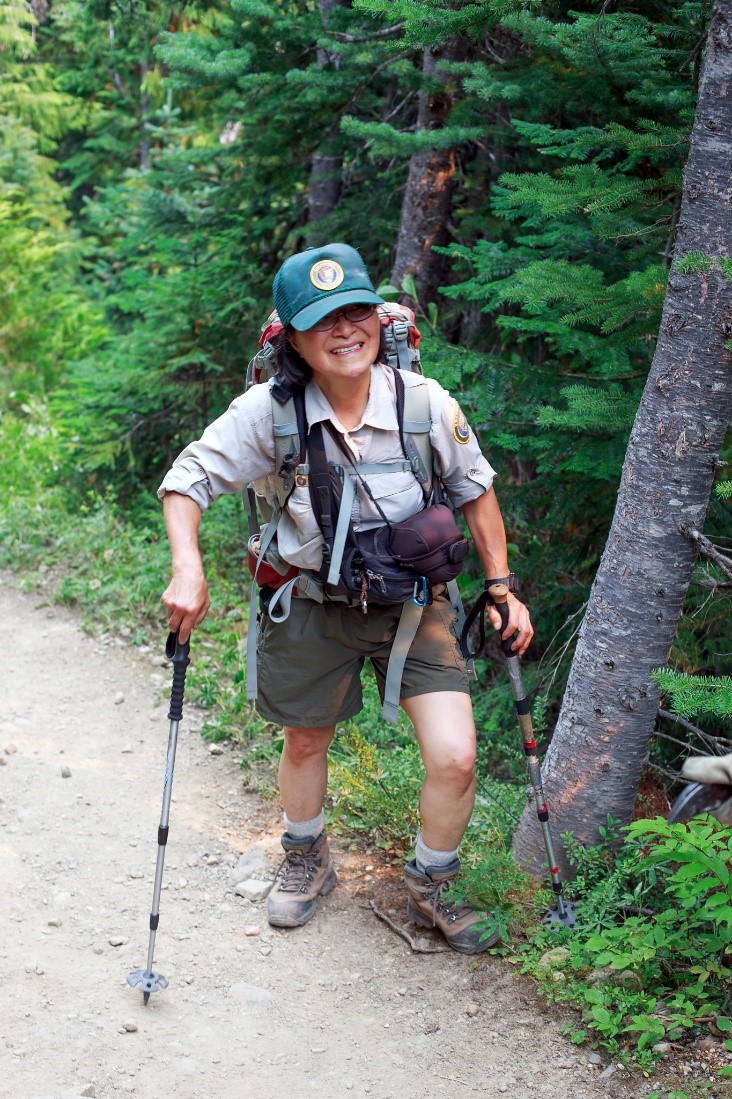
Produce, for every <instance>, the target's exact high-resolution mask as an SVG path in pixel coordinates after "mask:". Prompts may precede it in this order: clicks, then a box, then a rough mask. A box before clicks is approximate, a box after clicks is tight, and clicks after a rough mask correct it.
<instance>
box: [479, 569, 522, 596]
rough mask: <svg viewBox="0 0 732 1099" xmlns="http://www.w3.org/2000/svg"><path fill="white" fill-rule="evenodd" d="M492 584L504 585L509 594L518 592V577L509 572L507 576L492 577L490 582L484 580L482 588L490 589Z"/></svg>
mask: <svg viewBox="0 0 732 1099" xmlns="http://www.w3.org/2000/svg"><path fill="white" fill-rule="evenodd" d="M493 584H505V585H506V587H507V588H508V590H509V591H510V592H517V591H518V590H519V582H518V577H517V576H516V574H515V573H513V572H510V573H509V574H508V576H494V577H492V578H491V579H490V580H486V582H485V585H484V586H485V587H486V588H490V587H492V586H493Z"/></svg>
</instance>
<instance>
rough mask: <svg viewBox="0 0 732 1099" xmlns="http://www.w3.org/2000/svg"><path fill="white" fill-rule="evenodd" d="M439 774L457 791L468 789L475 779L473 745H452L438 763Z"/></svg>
mask: <svg viewBox="0 0 732 1099" xmlns="http://www.w3.org/2000/svg"><path fill="white" fill-rule="evenodd" d="M438 770H439V775H440V778H441V780H442V781H443V782H446V783H449V785H450V786H451V787H452V788H453V789H454V790H455V791H456V792H457V793H460V794H462V793H465V791H467V790H469V789H470V787H471V786H472V784H473V781H474V779H475V745H473V744H465V745H457V746H454V747H453V749H452V750H451V751H450V752H449V753H446V754H445V756H444V757H443V758H442V759H441V760H440V763H439V767H438Z"/></svg>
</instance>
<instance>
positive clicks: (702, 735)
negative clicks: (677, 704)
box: [658, 706, 732, 755]
mask: <svg viewBox="0 0 732 1099" xmlns="http://www.w3.org/2000/svg"><path fill="white" fill-rule="evenodd" d="M658 716H659V717H662V718H663V719H664V720H665V721H672V722H673V723H674V724H675V725H680V726H681V727H682V729H686V731H687V732H688V733H692V734H693V735H694V736H695V737H697V738H698V739H699V740H700V741H701V743H702V744H703V745H704V747H705V748H706V749H711V750H712V751H713V752H714V753H715V754H717V753H719V754H720V755H723V754H724V753H725V752H726V751H727V750H728V748H732V741H729V740H727V739H726V737H721V736H713V735H712V734H711V733H707V732H705V731H704V729H700V728H699V726H698V725H693V724H692V723H691V722H690V721H687V719H686V718H685V717H679V715H678V714H672V713H670V712H669V711H668V710H664V709H663V708H662V707H661V706H659V707H658ZM659 735H661V736H664V738H665V739H670V740H673V739H674V738H673V737H666V734H659ZM676 743H677V744H683V745H684V747H688V744H687V743H686V742H685V741H676Z"/></svg>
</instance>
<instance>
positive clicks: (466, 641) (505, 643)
mask: <svg viewBox="0 0 732 1099" xmlns="http://www.w3.org/2000/svg"><path fill="white" fill-rule="evenodd" d="M494 586H496V587H497V586H500V587H501V591H502V592H507V591H508V589H507V588H506V587H505V586H504V585H494ZM489 603H490V604H491V606H493V607H495V608H496V610H497V611H498V613H499V614H500V616H501V633H502V632H503V631H504V630H505V628H506V626H507V625H508V606H507V605H506V603H505V602H497V601H496V600H495V599H494V598H493V596H492V595H491V588H486V589H485V591H483V592H481V593H480V595H479V596H478V598H477V599H476V601H475V603H474V605H473V607H472V608H471V609H470V610H469V611H468V613H467V614H466V616H465V622H464V624H463V628H462V631H461V633H460V652H461V653H462V654H463V656H464V657H465V659H466V660H474V659H475V658H476V657H477V656H480V654H481V653H482V652H483V649H484V648H485V608H486V607H487V606H488V604H489ZM476 621H477V623H478V640H479V644H478V647H477V648H476V649H475V650H472V649H471V648H470V631H471V629H472V627H473V625H474V623H475V622H476ZM512 645H513V638H512V637H508V638H506V639H505V640H504V639H503V638H501V649H502V650H503V652H504V654H505V655H506V656H515V655H516V654H515V652H514V651H513V648H512Z"/></svg>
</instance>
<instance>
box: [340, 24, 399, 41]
mask: <svg viewBox="0 0 732 1099" xmlns="http://www.w3.org/2000/svg"><path fill="white" fill-rule="evenodd" d="M403 29H404V21H403V20H402V22H401V23H395V24H394V25H393V26H392V27H382V28H381V30H380V31H372V33H371V34H346V33H345V31H334V32H333V37H334V38H339V39H340V40H341V42H374V41H375V40H376V39H377V38H391V37H392V35H395V34H399V32H400V31H401V30H403Z"/></svg>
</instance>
